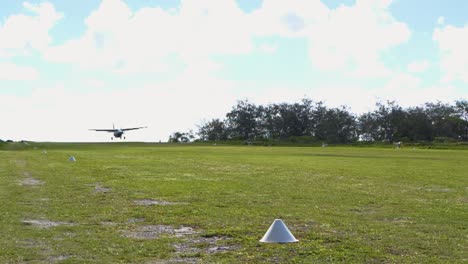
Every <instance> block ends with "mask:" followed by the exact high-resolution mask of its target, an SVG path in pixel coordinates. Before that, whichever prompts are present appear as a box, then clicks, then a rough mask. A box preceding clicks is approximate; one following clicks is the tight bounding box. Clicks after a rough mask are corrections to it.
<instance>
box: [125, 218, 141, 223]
mask: <svg viewBox="0 0 468 264" xmlns="http://www.w3.org/2000/svg"><path fill="white" fill-rule="evenodd" d="M144 221H145V219H144V218H130V219H128V220H127V223H130V224H133V223H142V222H144Z"/></svg>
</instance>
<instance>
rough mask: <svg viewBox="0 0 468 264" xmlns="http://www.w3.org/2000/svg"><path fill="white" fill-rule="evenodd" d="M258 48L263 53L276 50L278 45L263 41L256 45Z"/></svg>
mask: <svg viewBox="0 0 468 264" xmlns="http://www.w3.org/2000/svg"><path fill="white" fill-rule="evenodd" d="M258 50H259V51H261V52H263V53H275V52H276V51H277V50H278V45H276V44H273V43H264V44H261V45H260V46H259V47H258Z"/></svg>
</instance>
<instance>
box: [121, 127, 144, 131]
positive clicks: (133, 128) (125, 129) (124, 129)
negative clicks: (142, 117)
mask: <svg viewBox="0 0 468 264" xmlns="http://www.w3.org/2000/svg"><path fill="white" fill-rule="evenodd" d="M142 128H147V127H132V128H122V131H128V130H135V129H142Z"/></svg>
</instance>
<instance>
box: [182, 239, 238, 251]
mask: <svg viewBox="0 0 468 264" xmlns="http://www.w3.org/2000/svg"><path fill="white" fill-rule="evenodd" d="M230 239H231V238H230V237H226V236H213V237H190V238H187V240H186V241H184V242H183V243H178V244H174V245H173V246H174V248H175V251H176V253H177V254H182V255H183V254H194V253H199V252H205V253H207V254H214V253H221V252H227V251H232V250H236V249H239V248H240V247H239V246H238V245H223V244H224V242H223V241H227V240H230Z"/></svg>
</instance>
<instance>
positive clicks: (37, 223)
mask: <svg viewBox="0 0 468 264" xmlns="http://www.w3.org/2000/svg"><path fill="white" fill-rule="evenodd" d="M22 223H23V224H24V225H30V226H34V227H37V228H40V229H47V228H51V227H56V226H61V225H66V226H74V224H72V223H67V222H53V221H49V220H45V219H41V220H31V219H26V220H23V221H22Z"/></svg>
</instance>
